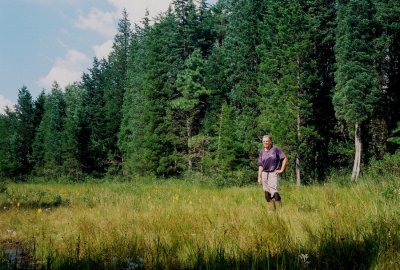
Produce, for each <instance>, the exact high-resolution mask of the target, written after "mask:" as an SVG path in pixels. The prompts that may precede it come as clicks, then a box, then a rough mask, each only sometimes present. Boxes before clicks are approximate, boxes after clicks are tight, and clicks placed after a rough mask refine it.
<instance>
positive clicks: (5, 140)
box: [0, 108, 18, 177]
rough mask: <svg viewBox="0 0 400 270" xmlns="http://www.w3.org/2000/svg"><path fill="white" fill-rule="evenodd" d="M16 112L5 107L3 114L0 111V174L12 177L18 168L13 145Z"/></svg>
mask: <svg viewBox="0 0 400 270" xmlns="http://www.w3.org/2000/svg"><path fill="white" fill-rule="evenodd" d="M17 125H18V124H17V117H16V113H15V112H13V111H11V110H10V109H9V108H6V111H5V114H1V113H0V176H1V177H13V176H15V175H16V172H17V170H18V163H17V157H16V153H17V151H16V147H15V143H14V141H15V135H16V134H15V129H16V127H17Z"/></svg>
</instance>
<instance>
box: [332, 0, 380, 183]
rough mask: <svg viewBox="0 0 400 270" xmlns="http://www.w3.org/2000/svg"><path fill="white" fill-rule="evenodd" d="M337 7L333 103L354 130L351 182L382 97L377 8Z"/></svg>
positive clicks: (361, 1) (363, 3)
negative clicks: (376, 47) (375, 54)
mask: <svg viewBox="0 0 400 270" xmlns="http://www.w3.org/2000/svg"><path fill="white" fill-rule="evenodd" d="M337 8H338V10H337V24H338V25H337V35H336V45H335V52H336V61H337V69H336V72H335V81H336V87H335V91H334V97H333V104H334V106H335V111H336V115H337V117H338V118H339V119H341V120H344V121H345V122H346V123H347V124H348V125H349V126H350V127H351V126H353V127H354V142H355V156H354V166H353V172H352V177H351V179H352V180H356V179H357V178H358V176H359V173H360V165H361V150H362V134H361V131H362V127H363V125H364V124H365V122H366V121H367V120H368V119H369V117H370V116H371V114H372V113H373V111H374V109H375V108H376V104H377V102H378V100H379V95H380V90H379V84H378V74H377V72H376V70H375V68H374V57H373V48H374V46H373V45H374V33H373V31H374V24H373V20H372V18H373V14H374V8H373V5H372V3H371V1H369V0H340V1H338V2H337Z"/></svg>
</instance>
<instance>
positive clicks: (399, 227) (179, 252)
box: [0, 177, 400, 269]
mask: <svg viewBox="0 0 400 270" xmlns="http://www.w3.org/2000/svg"><path fill="white" fill-rule="evenodd" d="M336 178H337V177H336ZM347 179H348V178H345V177H343V179H341V180H340V181H339V180H337V179H336V180H337V181H330V182H329V183H325V184H316V185H309V186H301V187H296V186H295V185H294V184H292V183H291V182H290V181H289V180H282V181H281V194H282V197H283V204H282V207H281V208H279V209H277V210H276V211H271V210H270V208H269V207H268V206H267V204H266V202H265V200H264V197H263V193H262V190H261V188H260V186H257V185H255V184H254V185H248V186H245V187H216V186H214V185H211V184H208V183H206V182H200V181H188V180H179V179H174V180H151V179H141V180H132V181H125V182H118V181H100V182H95V181H89V182H86V183H57V182H51V183H8V184H7V185H6V186H3V187H2V189H1V193H0V243H1V245H2V246H1V247H2V249H3V252H2V255H0V269H2V268H3V269H6V268H7V267H8V268H10V267H15V265H14V266H13V265H12V264H10V258H9V257H10V255H9V254H10V252H9V253H8V257H7V253H6V252H4V250H5V249H8V251H10V250H13V249H20V250H22V251H20V253H24V254H25V255H24V256H25V259H23V260H24V262H18V263H19V264H23V263H24V264H25V266H24V267H26V269H29V268H30V269H35V268H36V269H400V219H399V216H400V215H399V214H400V209H399V202H400V178H399V177H386V178H384V179H382V178H379V181H377V180H374V179H377V178H376V177H369V178H367V177H362V178H361V179H360V180H359V181H358V182H357V183H349V180H347ZM340 183H346V184H340ZM14 256H15V254H14Z"/></svg>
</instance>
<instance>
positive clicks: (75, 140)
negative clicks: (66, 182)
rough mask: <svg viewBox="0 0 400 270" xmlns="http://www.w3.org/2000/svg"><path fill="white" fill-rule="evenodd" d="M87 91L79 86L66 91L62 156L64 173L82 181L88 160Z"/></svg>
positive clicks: (71, 86) (70, 87) (68, 88)
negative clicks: (85, 104) (84, 166)
mask: <svg viewBox="0 0 400 270" xmlns="http://www.w3.org/2000/svg"><path fill="white" fill-rule="evenodd" d="M85 99H86V91H85V90H84V89H82V88H81V87H80V86H79V85H77V84H74V85H69V86H67V87H66V89H65V105H66V109H65V119H64V129H63V132H62V154H63V168H64V173H65V174H66V175H68V176H70V177H72V178H73V179H75V180H77V181H78V180H80V178H81V177H82V173H83V171H84V168H83V165H84V164H85V163H84V161H85V159H86V158H87V154H88V153H87V149H88V142H89V136H88V135H89V132H88V128H87V126H88V123H87V114H86V110H85V107H84V101H85Z"/></svg>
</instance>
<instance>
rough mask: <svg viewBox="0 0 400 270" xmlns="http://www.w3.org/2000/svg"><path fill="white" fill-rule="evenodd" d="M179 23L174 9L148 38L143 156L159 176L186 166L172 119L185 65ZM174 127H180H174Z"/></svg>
mask: <svg viewBox="0 0 400 270" xmlns="http://www.w3.org/2000/svg"><path fill="white" fill-rule="evenodd" d="M177 28H178V22H177V19H176V16H175V15H174V13H173V12H172V10H171V9H169V10H168V12H167V13H166V14H165V15H163V16H161V17H159V18H158V19H157V20H156V21H155V23H154V24H153V26H152V28H151V31H150V32H149V34H148V38H147V39H146V45H145V46H146V50H147V52H146V55H147V57H146V58H147V72H146V75H145V80H144V84H143V88H144V91H143V94H144V98H145V102H144V106H143V112H144V115H143V117H144V118H143V120H144V122H145V123H146V127H145V132H144V134H145V136H144V142H143V149H144V152H143V158H144V160H145V161H146V163H147V169H148V170H150V171H151V172H154V173H156V174H158V175H162V176H168V175H173V174H178V173H180V172H182V171H183V170H184V169H185V167H186V166H185V165H186V164H185V162H184V158H183V156H182V154H183V152H184V148H183V149H180V148H181V147H182V146H181V145H179V143H180V142H181V137H180V134H178V132H179V130H181V129H180V128H179V127H177V126H176V125H175V124H174V122H173V117H172V111H171V107H170V106H169V103H170V101H171V100H172V99H173V97H174V96H175V95H176V87H175V81H176V78H177V74H178V73H179V71H180V70H182V68H183V59H182V54H181V53H182V51H183V50H182V48H181V47H180V45H179V43H178V39H179V38H180V37H179V35H178V32H177ZM175 129H178V131H177V130H175Z"/></svg>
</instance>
